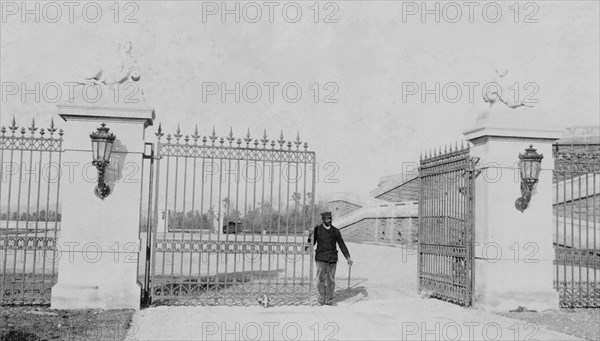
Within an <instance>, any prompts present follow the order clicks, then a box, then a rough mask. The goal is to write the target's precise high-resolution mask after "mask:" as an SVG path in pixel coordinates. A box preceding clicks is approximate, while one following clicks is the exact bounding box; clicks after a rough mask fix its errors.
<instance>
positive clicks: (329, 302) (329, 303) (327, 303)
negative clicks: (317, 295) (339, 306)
mask: <svg viewBox="0 0 600 341" xmlns="http://www.w3.org/2000/svg"><path fill="white" fill-rule="evenodd" d="M325 305H331V306H333V305H334V304H333V301H327V302H325Z"/></svg>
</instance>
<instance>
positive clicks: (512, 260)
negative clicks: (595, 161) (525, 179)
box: [464, 103, 560, 312]
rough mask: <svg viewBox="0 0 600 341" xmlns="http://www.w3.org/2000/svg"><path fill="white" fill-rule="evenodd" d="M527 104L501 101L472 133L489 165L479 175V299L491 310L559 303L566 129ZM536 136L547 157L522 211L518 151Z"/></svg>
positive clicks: (476, 295) (477, 153) (478, 153)
mask: <svg viewBox="0 0 600 341" xmlns="http://www.w3.org/2000/svg"><path fill="white" fill-rule="evenodd" d="M498 106H500V107H498ZM521 109H523V110H515V109H509V108H508V107H503V106H502V104H501V103H497V104H496V107H495V110H494V111H492V112H490V111H489V110H488V111H486V112H485V113H484V114H483V115H480V118H483V119H480V120H479V121H478V122H477V124H476V126H475V127H474V128H471V129H469V130H468V131H466V132H465V133H464V134H465V136H466V138H467V139H468V140H469V141H470V142H471V143H472V144H473V145H474V146H473V147H472V148H471V156H472V157H478V158H480V161H479V163H478V164H477V168H478V169H481V171H482V172H481V174H480V175H479V176H478V177H477V179H476V181H475V205H474V206H475V212H474V215H475V218H474V219H475V230H474V232H475V257H476V259H475V279H474V306H475V307H478V308H481V309H484V310H488V311H504V312H508V310H511V309H516V308H517V307H519V306H523V307H526V308H527V309H533V310H538V311H541V310H544V309H549V308H558V306H559V305H558V293H557V291H555V290H554V288H553V271H554V267H553V260H554V249H553V245H552V243H553V230H554V228H553V224H552V199H553V192H552V171H553V168H554V160H553V157H552V143H553V142H555V141H556V140H557V139H558V138H559V137H560V131H559V130H556V129H551V128H544V127H543V125H544V122H545V120H546V117H545V116H544V115H543V114H542V113H540V112H537V111H535V109H531V108H526V109H525V108H521ZM530 144H532V145H533V147H534V148H536V149H537V152H538V153H540V154H543V156H544V158H543V160H542V165H541V166H542V170H541V172H540V176H539V182H538V183H537V184H536V186H535V188H534V190H533V195H532V198H531V202H530V205H529V208H527V209H526V210H525V211H524V212H522V213H521V212H520V211H518V210H517V209H516V208H515V200H516V199H517V198H518V197H520V196H521V191H520V178H519V168H518V162H519V157H518V156H519V153H522V154H523V153H525V149H526V148H528V147H529V145H530Z"/></svg>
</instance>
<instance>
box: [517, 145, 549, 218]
mask: <svg viewBox="0 0 600 341" xmlns="http://www.w3.org/2000/svg"><path fill="white" fill-rule="evenodd" d="M543 158H544V155H543V154H538V153H537V152H536V149H535V148H533V145H529V148H527V149H525V154H520V153H519V159H520V160H519V174H520V175H521V197H520V198H518V199H517V200H516V201H515V207H516V208H517V210H519V211H521V212H523V211H525V210H526V209H527V207H529V201H530V200H531V192H532V191H533V187H534V186H535V184H536V183H537V182H538V181H539V176H540V170H541V169H542V159H543Z"/></svg>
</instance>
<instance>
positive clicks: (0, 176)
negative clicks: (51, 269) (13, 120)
mask: <svg viewBox="0 0 600 341" xmlns="http://www.w3.org/2000/svg"><path fill="white" fill-rule="evenodd" d="M6 141H7V138H6V137H5V136H4V134H2V135H1V136H0V146H2V148H0V163H2V165H4V149H5V147H4V144H5V143H6ZM3 169H4V167H0V216H2V184H3V183H4V171H3ZM9 221H10V215H9V214H8V213H7V215H6V224H7V226H8V222H9ZM6 231H7V232H8V229H7V230H6ZM0 238H1V239H4V248H3V249H4V250H2V251H3V257H2V263H4V265H3V270H2V292H0V304H2V303H4V290H5V289H6V272H5V270H6V257H7V248H8V234H5V235H2V236H0ZM42 292H43V291H42Z"/></svg>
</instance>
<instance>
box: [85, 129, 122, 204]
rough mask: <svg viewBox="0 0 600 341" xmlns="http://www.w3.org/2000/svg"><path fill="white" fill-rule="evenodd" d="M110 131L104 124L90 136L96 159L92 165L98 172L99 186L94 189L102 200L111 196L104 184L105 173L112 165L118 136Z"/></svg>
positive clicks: (108, 188)
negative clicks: (112, 155)
mask: <svg viewBox="0 0 600 341" xmlns="http://www.w3.org/2000/svg"><path fill="white" fill-rule="evenodd" d="M109 130H110V129H108V128H107V127H106V124H105V123H102V126H101V127H99V128H97V130H96V131H94V132H92V133H91V134H90V138H91V139H92V153H93V158H94V159H93V161H92V165H94V166H96V169H97V170H98V185H97V186H96V189H94V193H95V194H96V196H97V197H98V198H100V199H104V198H106V197H107V196H108V195H109V194H110V187H109V186H108V185H107V184H105V183H104V171H105V169H106V166H108V164H109V163H110V154H111V153H112V148H113V143H114V142H115V137H116V136H115V135H114V134H113V133H109V132H108V131H109Z"/></svg>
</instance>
